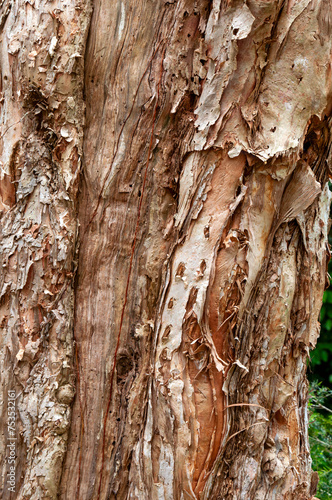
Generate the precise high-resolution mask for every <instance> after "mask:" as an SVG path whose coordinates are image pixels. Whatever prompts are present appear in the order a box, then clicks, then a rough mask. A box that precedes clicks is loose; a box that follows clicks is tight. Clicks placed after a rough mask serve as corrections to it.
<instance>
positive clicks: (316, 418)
mask: <svg viewBox="0 0 332 500" xmlns="http://www.w3.org/2000/svg"><path fill="white" fill-rule="evenodd" d="M329 243H330V245H331V243H332V233H331V232H330V236H329ZM329 274H330V276H332V261H331V262H330V264H329ZM308 375H309V380H310V400H309V413H310V418H309V439H310V448H311V457H312V468H313V470H315V471H317V472H318V475H319V483H318V490H317V497H318V498H319V499H320V500H332V433H331V429H332V286H331V285H330V287H329V288H328V290H326V291H325V293H324V298H323V306H322V310H321V334H320V338H319V340H318V343H317V347H316V349H315V350H314V351H313V352H312V353H311V356H310V368H309V373H308Z"/></svg>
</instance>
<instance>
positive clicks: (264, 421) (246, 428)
mask: <svg viewBox="0 0 332 500" xmlns="http://www.w3.org/2000/svg"><path fill="white" fill-rule="evenodd" d="M266 422H268V419H266V420H263V421H262V422H256V423H255V424H251V425H249V426H248V427H245V428H244V429H241V430H239V431H237V432H234V434H232V435H231V436H229V438H228V439H227V441H226V443H225V445H226V444H227V443H228V441H230V440H231V439H232V438H233V437H234V436H237V435H238V434H240V432H243V431H247V430H249V429H250V428H251V427H254V426H255V425H260V424H266Z"/></svg>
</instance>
